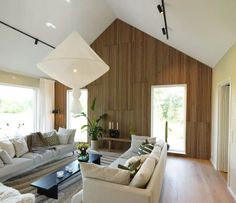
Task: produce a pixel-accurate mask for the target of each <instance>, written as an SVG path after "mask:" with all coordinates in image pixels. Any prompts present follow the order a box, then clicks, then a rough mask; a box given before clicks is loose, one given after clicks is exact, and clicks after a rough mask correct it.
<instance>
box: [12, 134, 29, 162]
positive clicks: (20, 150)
mask: <svg viewBox="0 0 236 203" xmlns="http://www.w3.org/2000/svg"><path fill="white" fill-rule="evenodd" d="M12 143H13V145H14V147H15V152H16V157H18V158H19V157H21V156H22V155H24V154H26V153H27V152H29V149H28V146H27V143H26V141H25V138H24V137H18V138H14V139H12Z"/></svg>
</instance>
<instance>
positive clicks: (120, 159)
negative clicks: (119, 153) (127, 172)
mask: <svg viewBox="0 0 236 203" xmlns="http://www.w3.org/2000/svg"><path fill="white" fill-rule="evenodd" d="M126 161H127V159H124V158H121V157H120V158H118V159H116V160H115V161H113V162H112V163H111V164H110V165H109V167H111V168H117V167H118V165H119V164H121V165H125V162H126Z"/></svg>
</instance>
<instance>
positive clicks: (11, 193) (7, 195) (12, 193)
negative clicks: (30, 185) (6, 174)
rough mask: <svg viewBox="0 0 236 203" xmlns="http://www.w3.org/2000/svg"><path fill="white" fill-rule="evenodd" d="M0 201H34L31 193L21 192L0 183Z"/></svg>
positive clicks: (5, 202) (21, 202) (26, 202)
mask: <svg viewBox="0 0 236 203" xmlns="http://www.w3.org/2000/svg"><path fill="white" fill-rule="evenodd" d="M0 202H1V203H34V202H35V196H34V195H33V194H31V193H27V194H21V193H20V192H19V191H18V190H16V189H13V188H10V187H7V186H5V185H3V184H2V183H0Z"/></svg>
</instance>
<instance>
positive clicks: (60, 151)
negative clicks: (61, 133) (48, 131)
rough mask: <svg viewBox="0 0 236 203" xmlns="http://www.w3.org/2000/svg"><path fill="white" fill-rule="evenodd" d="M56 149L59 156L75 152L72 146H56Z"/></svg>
mask: <svg viewBox="0 0 236 203" xmlns="http://www.w3.org/2000/svg"><path fill="white" fill-rule="evenodd" d="M54 147H55V148H56V152H57V154H58V155H65V154H68V153H70V152H72V151H74V150H75V146H74V145H72V144H66V145H56V146H54Z"/></svg>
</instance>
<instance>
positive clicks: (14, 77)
mask: <svg viewBox="0 0 236 203" xmlns="http://www.w3.org/2000/svg"><path fill="white" fill-rule="evenodd" d="M0 83H9V84H14V85H22V86H30V87H31V86H32V87H39V79H38V78H32V77H28V76H24V75H19V74H15V73H10V72H6V71H2V70H0Z"/></svg>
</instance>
